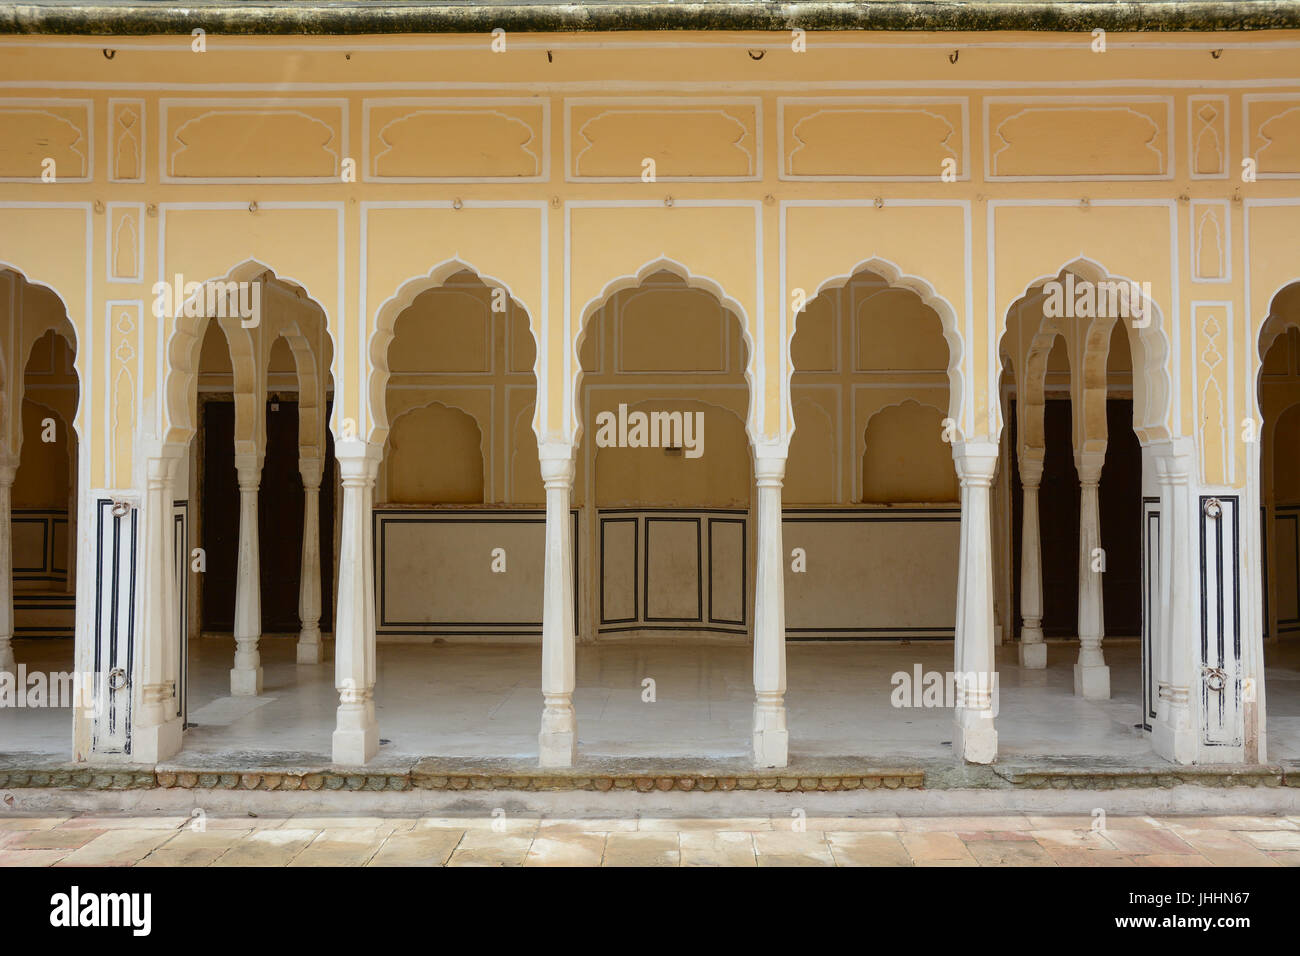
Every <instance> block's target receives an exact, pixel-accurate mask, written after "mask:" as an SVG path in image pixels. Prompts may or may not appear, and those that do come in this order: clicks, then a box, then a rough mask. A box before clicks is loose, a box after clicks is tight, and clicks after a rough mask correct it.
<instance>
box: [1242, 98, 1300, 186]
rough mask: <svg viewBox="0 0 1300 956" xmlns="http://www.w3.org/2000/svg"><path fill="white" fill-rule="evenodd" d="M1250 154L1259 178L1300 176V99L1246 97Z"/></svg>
mask: <svg viewBox="0 0 1300 956" xmlns="http://www.w3.org/2000/svg"><path fill="white" fill-rule="evenodd" d="M1245 110H1246V155H1247V156H1253V157H1254V159H1255V162H1256V164H1257V172H1256V175H1258V176H1262V177H1272V178H1293V177H1296V176H1300V97H1278V98H1272V97H1270V98H1267V99H1265V98H1263V97H1260V98H1255V97H1250V96H1247V97H1246V98H1245Z"/></svg>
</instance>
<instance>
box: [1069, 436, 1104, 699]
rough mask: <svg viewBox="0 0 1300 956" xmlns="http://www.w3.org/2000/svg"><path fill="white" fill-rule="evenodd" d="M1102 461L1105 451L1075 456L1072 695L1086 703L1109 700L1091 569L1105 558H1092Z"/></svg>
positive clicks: (1097, 543)
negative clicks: (1075, 599) (1076, 562)
mask: <svg viewBox="0 0 1300 956" xmlns="http://www.w3.org/2000/svg"><path fill="white" fill-rule="evenodd" d="M1105 460H1106V452H1105V450H1102V451H1099V452H1097V451H1088V452H1076V453H1075V455H1074V461H1075V466H1076V468H1077V469H1078V472H1079V659H1078V661H1077V662H1076V663H1075V665H1074V693H1075V694H1076V695H1078V696H1080V697H1085V698H1087V699H1089V700H1105V699H1107V698H1109V697H1110V668H1109V667H1107V666H1106V661H1105V658H1103V656H1102V652H1101V641H1102V638H1103V637H1104V636H1105V633H1106V629H1105V623H1104V621H1105V619H1104V617H1103V606H1102V574H1103V573H1104V572H1103V571H1100V570H1095V569H1094V564H1095V563H1097V562H1098V561H1101V562H1104V561H1105V555H1104V554H1102V555H1101V556H1100V558H1096V557H1094V553H1095V552H1097V550H1098V549H1100V548H1101V513H1100V510H1099V507H1098V502H1097V487H1098V483H1099V482H1100V481H1101V468H1102V464H1103V463H1104V462H1105ZM1104 566H1105V565H1104V563H1103V564H1102V567H1104Z"/></svg>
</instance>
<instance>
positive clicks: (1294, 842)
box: [1241, 830, 1300, 850]
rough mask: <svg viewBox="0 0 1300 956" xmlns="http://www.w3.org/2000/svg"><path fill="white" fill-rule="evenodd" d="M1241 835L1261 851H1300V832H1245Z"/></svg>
mask: <svg viewBox="0 0 1300 956" xmlns="http://www.w3.org/2000/svg"><path fill="white" fill-rule="evenodd" d="M1241 835H1242V836H1243V837H1244V838H1245V839H1246V840H1247V841H1249V842H1250V843H1252V844H1254V845H1255V846H1257V847H1259V848H1260V849H1261V850H1300V831H1297V830H1243V831H1241Z"/></svg>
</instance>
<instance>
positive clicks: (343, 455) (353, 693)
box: [333, 438, 380, 765]
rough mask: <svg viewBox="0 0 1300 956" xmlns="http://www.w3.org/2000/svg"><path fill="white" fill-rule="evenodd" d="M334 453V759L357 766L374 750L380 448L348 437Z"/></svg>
mask: <svg viewBox="0 0 1300 956" xmlns="http://www.w3.org/2000/svg"><path fill="white" fill-rule="evenodd" d="M334 453H335V457H336V460H337V461H338V463H339V469H340V471H341V472H342V473H343V515H342V518H341V520H340V525H341V529H340V532H341V533H340V536H339V537H340V540H339V583H338V606H337V608H336V611H335V615H334V686H335V688H336V689H337V690H338V692H339V709H338V721H337V723H336V725H335V729H334V738H333V751H334V762H335V763H336V764H345V765H360V764H364V763H366V762H367V761H368V760H370V758H371V757H373V756H374V755H375V754H376V753H378V752H379V722H378V721H377V720H376V718H375V565H374V556H373V553H372V551H371V539H372V532H371V517H370V512H371V503H372V499H373V496H374V490H375V475H376V474H377V473H378V471H379V457H380V449H379V448H378V447H376V446H375V445H373V444H371V443H369V442H364V441H362V440H360V439H358V438H349V439H345V440H343V441H340V442H339V443H338V444H337V445H335V452H334Z"/></svg>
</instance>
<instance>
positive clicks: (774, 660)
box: [754, 446, 790, 767]
mask: <svg viewBox="0 0 1300 956" xmlns="http://www.w3.org/2000/svg"><path fill="white" fill-rule="evenodd" d="M785 462H786V454H785V452H784V450H782V451H781V452H780V453H776V452H774V451H773V450H769V449H766V448H760V447H758V446H755V448H754V479H755V484H756V485H757V486H758V508H757V518H758V532H757V537H758V555H757V565H758V566H757V569H756V570H755V572H754V765H755V766H757V767H784V766H786V764H787V763H789V757H790V731H789V729H788V728H787V726H786V714H785V559H784V552H783V547H782V544H781V485H782V482H783V481H784V479H785Z"/></svg>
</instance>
